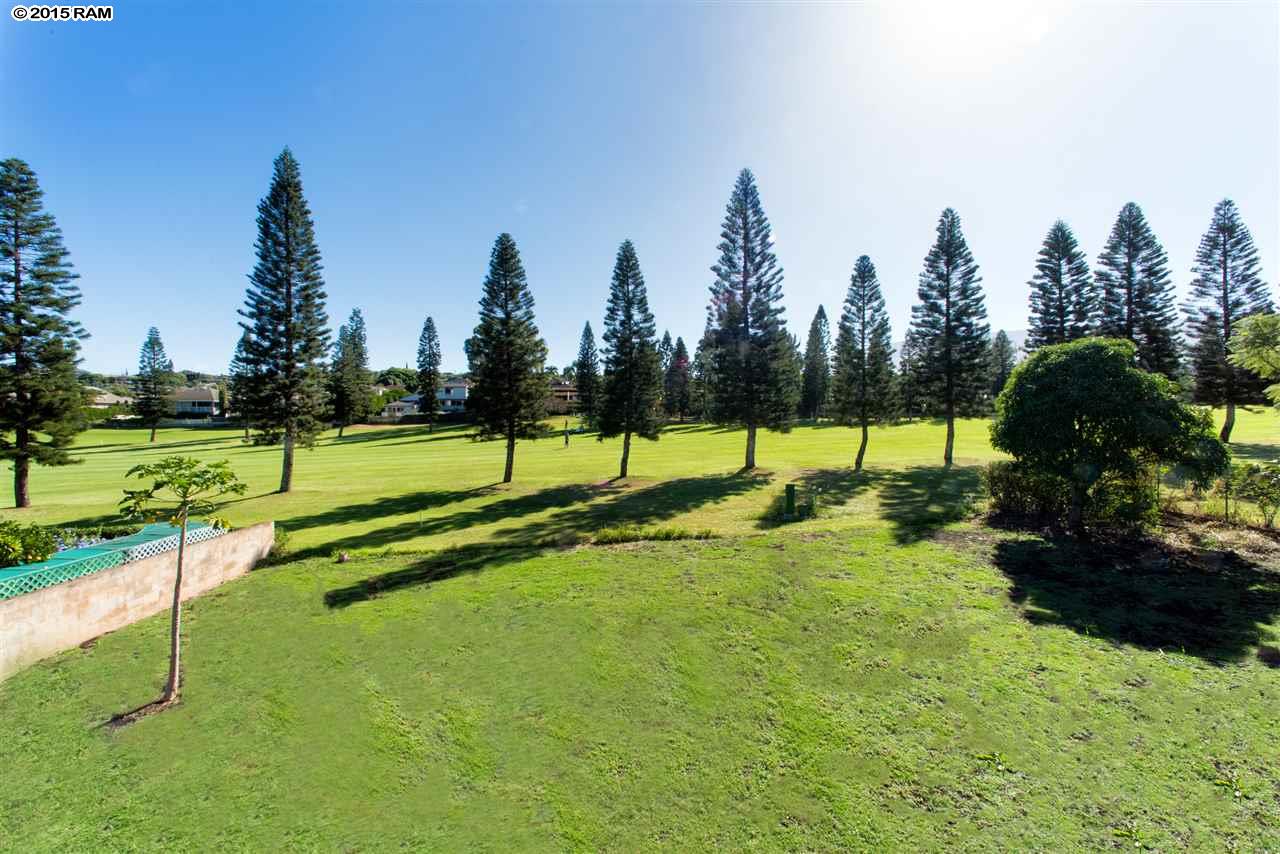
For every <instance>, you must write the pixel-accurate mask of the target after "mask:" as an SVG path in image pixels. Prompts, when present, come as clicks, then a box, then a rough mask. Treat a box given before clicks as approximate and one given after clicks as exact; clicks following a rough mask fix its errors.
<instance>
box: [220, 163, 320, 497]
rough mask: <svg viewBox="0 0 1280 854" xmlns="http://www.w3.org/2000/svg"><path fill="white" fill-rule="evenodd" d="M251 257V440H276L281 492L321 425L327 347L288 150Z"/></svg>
mask: <svg viewBox="0 0 1280 854" xmlns="http://www.w3.org/2000/svg"><path fill="white" fill-rule="evenodd" d="M254 249H255V251H256V253H257V256H258V261H257V264H256V265H255V266H254V268H253V272H252V273H250V274H249V288H248V290H247V292H246V293H245V307H244V308H243V309H241V310H240V316H241V317H243V318H244V320H243V321H241V323H240V326H241V327H242V328H243V329H244V330H245V331H246V332H248V333H249V336H248V338H247V340H246V341H245V345H246V346H245V362H246V364H247V365H248V366H249V373H250V375H251V376H252V377H253V383H252V386H251V388H250V389H249V402H250V409H251V411H252V412H253V415H254V418H253V422H254V423H253V426H254V427H255V428H257V430H258V441H259V442H261V443H263V444H275V443H277V442H280V441H283V444H284V457H283V460H282V462H281V466H280V492H288V491H289V490H290V489H292V488H293V453H294V449H295V447H296V446H298V445H302V446H304V447H311V446H313V445H314V444H315V437H316V435H317V434H318V433H319V432H320V431H321V430H322V429H323V426H324V424H323V416H324V406H325V393H324V392H325V390H324V368H323V366H322V364H321V361H322V360H323V359H324V357H325V355H326V353H327V351H328V349H329V330H328V325H329V318H328V316H327V315H326V314H325V292H324V278H323V277H322V276H321V274H320V271H321V269H322V266H321V263H320V249H319V247H318V246H317V245H316V237H315V226H314V224H313V223H312V221H311V209H310V207H308V205H307V200H306V199H305V198H304V197H303V195H302V174H301V172H300V171H299V169H298V161H297V160H296V159H294V156H293V152H291V151H290V150H289V149H288V148H286V149H285V150H284V151H282V152H281V153H280V155H279V156H278V157H276V159H275V163H274V165H273V173H272V177H271V188H270V189H269V190H268V191H267V195H266V196H265V197H264V198H263V199H262V201H260V202H259V203H258V240H257V242H256V243H255V244H254Z"/></svg>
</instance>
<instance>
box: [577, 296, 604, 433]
mask: <svg viewBox="0 0 1280 854" xmlns="http://www.w3.org/2000/svg"><path fill="white" fill-rule="evenodd" d="M573 365H574V370H573V374H574V382H575V383H576V384H577V387H578V414H579V415H581V416H582V420H583V422H585V424H586V425H587V426H588V427H595V425H596V414H597V413H598V412H599V411H600V357H599V355H598V354H597V352H596V335H595V333H594V332H593V331H592V330H591V321H587V322H586V323H585V324H583V326H582V337H581V338H580V339H579V341H578V360H577V361H576V362H574V363H573Z"/></svg>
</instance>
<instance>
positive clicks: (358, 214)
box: [0, 0, 1280, 371]
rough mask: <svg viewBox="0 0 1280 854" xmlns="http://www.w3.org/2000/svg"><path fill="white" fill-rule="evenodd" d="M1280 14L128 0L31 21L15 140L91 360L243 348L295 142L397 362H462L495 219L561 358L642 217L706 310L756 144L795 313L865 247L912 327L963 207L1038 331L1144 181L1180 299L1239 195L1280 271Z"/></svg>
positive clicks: (993, 278)
mask: <svg viewBox="0 0 1280 854" xmlns="http://www.w3.org/2000/svg"><path fill="white" fill-rule="evenodd" d="M1278 9H1280V6H1278V5H1277V4H1276V3H1274V2H1264V3H1254V4H1248V3H1244V4H1228V3H1219V4H1189V3H1188V4H1172V3H1166V4H1159V5H1157V4H1142V5H1138V4H1124V5H1121V4H1097V3H1095V4H1088V5H1085V4H1078V3H1076V4H1062V5H1051V4H1041V3H1035V4H1025V5H1022V4H1019V5H1011V4H1001V5H990V4H960V3H940V4H929V3H921V4H916V5H909V4H884V5H876V4H862V5H846V6H832V5H823V6H816V5H815V6H806V7H800V6H781V5H776V6H775V5H769V6H766V5H702V6H693V5H685V4H662V5H658V4H647V3H646V4H640V3H635V4H625V5H624V4H609V5H592V6H585V5H570V4H564V3H560V4H554V5H531V4H530V5H506V4H493V3H482V4H470V5H467V6H445V5H436V4H425V3H423V4H409V3H385V4H376V5H373V4H356V3H351V4H326V3H296V4H288V3H276V4H254V5H250V4H240V5H239V6H236V5H233V4H215V3H135V2H118V0H117V2H116V3H115V17H116V19H115V21H113V22H111V23H57V24H31V23H22V24H19V23H16V22H14V21H12V20H10V19H9V16H8V14H7V13H6V14H5V16H4V20H3V21H2V22H0V150H2V151H3V153H4V155H5V156H18V157H21V158H23V159H25V160H27V161H28V162H29V163H30V164H31V165H32V167H33V168H34V169H35V170H36V172H37V174H38V175H39V176H40V179H41V181H42V183H43V185H44V187H45V191H46V201H47V204H48V207H49V209H50V210H51V211H52V212H53V213H54V214H55V216H56V217H57V218H58V221H59V223H60V225H61V226H62V228H63V231H64V234H65V239H66V243H67V245H68V247H69V249H70V250H71V253H72V260H73V261H74V263H75V264H76V267H77V269H78V271H79V272H80V274H81V276H82V278H81V281H80V284H81V286H82V288H83V290H84V302H83V305H82V307H81V309H80V311H79V316H80V318H81V320H82V321H83V322H84V324H85V326H86V327H87V328H88V330H89V331H90V333H91V334H92V336H93V337H92V338H91V339H90V340H89V341H87V342H86V343H85V348H84V357H85V367H87V368H89V369H92V370H98V371H119V370H124V369H129V370H132V369H133V368H134V367H135V364H136V361H137V351H138V348H139V346H140V344H141V343H142V340H143V338H144V336H145V334H146V330H147V327H148V326H151V325H155V326H158V327H159V328H160V331H161V334H162V335H163V337H164V340H165V343H166V345H167V347H168V350H169V353H170V356H171V357H172V358H173V359H174V361H175V362H176V363H177V364H178V366H179V367H184V368H193V369H202V370H210V371H221V370H224V369H225V366H226V363H227V360H228V358H229V357H230V353H231V350H232V348H233V346H234V344H235V340H236V337H237V334H238V331H237V327H236V319H237V318H236V314H235V311H236V309H237V308H238V307H239V306H240V305H241V304H242V300H243V293H244V287H245V275H246V273H247V272H248V271H249V270H250V269H251V267H252V264H253V255H252V246H253V240H254V230H255V229H254V213H255V205H256V203H257V201H258V199H259V198H260V197H261V196H262V195H263V194H264V193H265V191H266V188H267V184H268V181H269V178H270V171H271V160H272V158H273V157H274V156H275V155H276V154H277V153H278V152H279V150H280V149H281V148H282V147H283V146H284V145H289V146H291V147H292V148H293V151H294V153H295V154H296V155H297V157H298V159H299V161H300V162H301V164H302V171H303V180H304V183H305V187H306V191H307V196H308V198H309V200H310V203H311V206H312V210H313V212H314V215H315V220H316V231H317V235H318V238H319V242H320V247H321V251H322V253H323V256H324V261H325V267H326V270H325V275H326V280H327V283H328V292H329V314H330V317H331V319H332V321H333V325H334V326H335V327H336V326H337V324H338V323H339V322H341V320H342V319H344V318H345V317H346V315H347V314H348V313H349V312H350V310H351V309H352V308H353V307H355V306H359V307H360V308H362V309H363V310H364V313H365V317H366V319H367V321H368V324H369V333H370V350H371V356H372V360H373V363H374V365H375V366H376V367H383V366H387V365H392V364H405V363H406V362H410V363H411V362H412V361H413V360H414V358H415V350H416V342H417V337H418V332H419V330H420V328H421V324H422V320H423V318H424V317H425V316H426V315H428V314H431V315H433V316H434V317H435V319H436V323H437V326H438V327H439V329H440V332H441V337H442V344H443V347H444V352H445V361H446V367H447V368H450V369H455V370H457V369H462V368H463V367H464V360H463V355H462V341H463V339H464V338H465V337H466V335H467V334H469V332H470V330H471V328H472V327H473V326H474V324H475V313H476V300H477V299H478V297H479V290H480V283H481V281H482V280H483V277H484V273H485V267H486V263H487V260H488V254H489V248H490V246H491V244H492V242H493V239H494V237H495V236H496V235H497V234H498V233H499V232H501V231H510V232H511V233H512V234H513V235H514V236H515V238H516V241H517V243H518V244H519V246H520V249H521V252H522V254H523V257H524V261H525V266H526V269H527V270H528V273H529V279H530V283H531V285H532V289H533V292H534V297H535V299H536V301H537V313H538V321H539V325H540V327H541V329H542V331H543V334H544V336H545V337H546V338H547V341H548V344H549V345H550V349H551V359H552V361H553V362H554V363H555V364H558V365H564V364H566V363H568V362H570V361H571V360H572V359H573V357H574V355H575V353H576V349H577V340H578V335H579V332H580V330H581V328H582V324H583V321H585V320H588V319H589V320H591V321H592V324H593V326H595V327H596V329H597V332H598V331H599V325H600V318H601V317H602V315H603V309H604V300H605V296H606V292H607V286H608V281H609V275H610V272H611V268H612V264H613V257H614V253H615V252H616V249H617V246H618V244H619V243H620V242H621V241H622V240H623V239H624V238H631V239H632V240H633V241H635V243H636V247H637V250H638V253H639V256H640V261H641V265H642V267H643V269H644V272H645V275H646V279H647V281H648V285H649V292H650V303H651V305H652V307H653V309H654V312H655V314H656V316H657V319H658V324H659V328H664V327H665V328H669V329H670V330H671V332H672V335H673V336H674V335H677V334H679V335H684V336H685V337H686V339H690V338H696V337H697V335H698V334H699V333H700V331H701V329H702V325H703V318H704V311H705V305H706V296H707V286H708V285H709V284H710V281H711V274H710V273H709V271H708V267H709V266H710V265H711V264H712V263H713V262H714V261H715V259H716V255H717V252H716V244H717V242H718V233H719V224H720V219H721V216H722V213H723V209H724V204H725V202H726V200H727V199H728V195H729V191H730V189H731V187H732V184H733V179H734V177H735V175H736V173H737V171H738V170H739V169H740V168H742V167H743V166H749V167H750V168H751V169H753V170H754V171H755V173H756V176H757V179H758V180H759V183H760V187H761V193H762V198H763V201H764V205H765V210H766V212H767V213H768V214H769V217H770V219H771V220H772V223H773V226H774V231H775V236H776V238H777V252H778V255H779V259H780V260H781V262H782V265H783V267H784V268H785V270H786V281H785V286H784V289H785V293H786V301H787V309H788V320H789V322H790V324H791V326H792V328H793V329H794V330H795V331H796V332H798V333H799V334H801V336H803V334H804V332H805V330H806V329H807V327H808V324H809V321H810V319H811V318H812V315H813V312H814V310H815V309H816V308H817V306H818V304H819V303H822V304H824V305H826V307H827V310H828V312H829V313H834V312H835V311H836V310H838V306H839V303H840V301H841V299H842V298H843V295H844V290H845V287H846V286H847V283H848V277H849V272H850V270H851V269H852V266H853V262H854V260H855V259H856V258H857V257H858V256H859V255H861V254H864V253H865V254H868V255H870V256H871V258H872V260H873V261H874V262H875V263H876V266H877V267H878V269H879V272H880V278H881V282H882V284H883V287H884V290H885V295H886V299H887V302H888V305H889V309H890V312H891V315H892V320H893V323H894V337H895V339H896V338H900V337H901V334H902V331H903V329H904V327H905V324H906V322H907V320H908V318H909V316H910V307H911V304H912V303H913V302H914V301H915V291H916V276H917V273H918V272H919V269H920V266H921V261H922V259H923V257H924V255H925V253H926V251H927V250H928V248H929V243H930V241H931V239H932V236H933V227H934V224H935V222H936V220H937V216H938V214H939V212H940V211H941V210H942V209H943V208H944V207H946V206H952V207H955V208H956V209H957V210H958V211H959V212H960V215H961V217H962V219H963V222H964V227H965V231H966V234H967V236H968V238H969V244H970V247H971V248H972V250H973V252H974V254H975V256H976V258H977V260H978V263H979V264H980V265H981V267H982V272H983V275H984V279H985V282H984V284H985V287H986V291H987V298H988V310H989V313H990V316H991V322H992V327H993V330H994V329H996V328H1007V329H1011V330H1012V329H1021V328H1024V327H1025V325H1026V314H1027V287H1026V281H1027V279H1028V278H1029V276H1030V274H1031V272H1032V265H1033V262H1034V259H1035V254H1036V251H1037V249H1038V248H1039V244H1040V241H1041V239H1042V238H1043V236H1044V233H1045V231H1047V229H1048V228H1049V226H1050V224H1051V223H1052V222H1053V220H1054V219H1055V218H1057V217H1063V218H1065V219H1066V220H1067V221H1068V222H1070V223H1071V225H1072V226H1073V227H1074V228H1075V230H1076V233H1077V236H1078V237H1079V239H1080V241H1081V243H1082V245H1083V247H1084V249H1085V250H1086V252H1087V253H1088V255H1089V257H1090V259H1091V260H1092V259H1093V258H1096V256H1097V254H1098V252H1099V250H1100V249H1101V247H1102V243H1103V241H1104V240H1105V238H1106V235H1107V232H1108V231H1109V229H1110V226H1111V223H1112V221H1113V219H1114V217H1115V215H1116V213H1117V212H1118V211H1119V209H1120V207H1121V206H1122V205H1123V204H1124V203H1125V202H1127V201H1129V200H1133V201H1137V202H1138V203H1139V204H1141V205H1142V206H1143V209H1144V210H1145V211H1146V214H1147V217H1148V219H1149V220H1150V222H1151V224H1152V225H1153V227H1154V229H1155V230H1156V233H1157V235H1158V236H1159V237H1160V239H1161V240H1162V241H1163V243H1164V245H1165V248H1166V249H1167V250H1168V253H1169V258H1170V261H1171V267H1172V269H1173V271H1174V276H1175V279H1176V281H1177V283H1178V286H1179V292H1180V294H1181V293H1184V292H1185V291H1186V287H1187V284H1188V282H1189V280H1190V273H1189V268H1190V265H1191V262H1192V255H1193V253H1194V251H1195V247H1196V243H1197V242H1198V240H1199V237H1200V235H1201V233H1203V231H1204V229H1205V227H1206V226H1207V224H1208V222H1209V218H1210V214H1211V212H1212V209H1213V206H1214V204H1215V203H1216V202H1217V201H1218V200H1219V199H1221V198H1223V197H1226V196H1229V197H1231V198H1233V199H1235V200H1236V202H1237V204H1238V205H1239V207H1240V209H1241V211H1242V213H1243V215H1244V217H1245V219H1246V222H1247V223H1248V225H1249V226H1250V228H1251V229H1252V231H1253V235H1254V239H1255V241H1256V242H1257V244H1258V247H1259V249H1260V251H1261V255H1262V263H1263V272H1264V275H1265V276H1266V277H1267V278H1268V280H1269V281H1271V282H1272V283H1275V282H1276V281H1277V276H1280V240H1278V238H1277V234H1278V232H1280V213H1278V210H1277V208H1278V206H1280V169H1278V160H1280V154H1278V152H1280V110H1278V106H1277V104H1278V102H1280V83H1278V82H1277V81H1278V80H1280V59H1278V56H1280V11H1278Z"/></svg>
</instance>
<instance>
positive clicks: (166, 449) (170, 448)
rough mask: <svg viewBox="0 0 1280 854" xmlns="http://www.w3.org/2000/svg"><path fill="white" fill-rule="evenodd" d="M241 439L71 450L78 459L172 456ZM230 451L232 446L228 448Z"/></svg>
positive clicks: (144, 443) (120, 445)
mask: <svg viewBox="0 0 1280 854" xmlns="http://www.w3.org/2000/svg"><path fill="white" fill-rule="evenodd" d="M239 437H240V434H239V433H236V434H234V435H230V434H229V435H226V436H221V437H219V438H216V439H190V440H188V441H185V442H165V441H159V442H146V441H142V442H118V443H115V444H111V445H90V446H87V447H85V448H83V449H79V450H77V449H76V448H72V449H71V455H72V456H76V457H87V456H92V455H94V454H136V453H140V452H142V451H152V452H153V454H154V455H161V454H163V455H165V456H171V455H172V454H179V453H185V452H187V451H190V450H192V449H193V448H198V447H202V446H206V445H224V446H225V445H227V443H228V442H232V441H234V440H235V439H238V438H239ZM227 447H228V450H229V449H230V448H231V447H234V446H233V445H232V446H227Z"/></svg>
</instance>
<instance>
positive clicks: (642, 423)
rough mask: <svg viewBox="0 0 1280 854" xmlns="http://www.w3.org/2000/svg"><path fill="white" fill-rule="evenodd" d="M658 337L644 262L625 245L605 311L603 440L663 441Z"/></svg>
mask: <svg viewBox="0 0 1280 854" xmlns="http://www.w3.org/2000/svg"><path fill="white" fill-rule="evenodd" d="M656 334H657V331H656V327H655V326H654V322H653V312H651V311H650V310H649V295H648V291H647V289H646V288H645V283H644V275H643V273H641V271H640V260H639V258H637V257H636V250H635V246H634V245H632V243H631V241H630V240H625V241H623V243H622V245H621V246H620V247H619V248H618V256H617V258H616V260H615V261H614V265H613V280H612V282H611V283H610V286H609V301H608V303H607V305H606V307H605V316H604V336H603V337H604V345H605V346H604V381H603V392H604V393H603V395H602V399H601V401H600V411H599V427H600V438H601V439H606V438H609V437H612V436H622V435H627V434H635V435H637V436H640V437H642V438H645V439H657V438H658V432H659V431H660V430H661V429H662V419H661V417H660V414H659V409H658V407H659V404H660V402H661V398H662V365H661V357H660V354H659V352H658V344H657V341H656V340H655V336H656ZM624 452H625V449H624ZM625 474H626V472H625V470H624V472H623V475H624V476H625Z"/></svg>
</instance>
